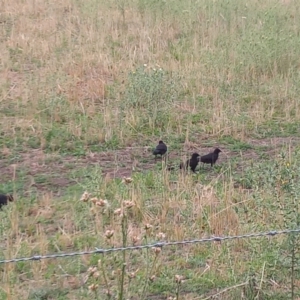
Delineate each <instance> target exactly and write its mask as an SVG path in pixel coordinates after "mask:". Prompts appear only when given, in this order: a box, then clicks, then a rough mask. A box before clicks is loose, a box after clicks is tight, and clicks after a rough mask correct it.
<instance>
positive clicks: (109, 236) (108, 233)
mask: <svg viewBox="0 0 300 300" xmlns="http://www.w3.org/2000/svg"><path fill="white" fill-rule="evenodd" d="M114 233H115V232H114V230H106V231H105V237H106V238H107V239H110V238H112V236H113V235H114Z"/></svg>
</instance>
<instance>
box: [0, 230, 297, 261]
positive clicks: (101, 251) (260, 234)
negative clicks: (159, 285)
mask: <svg viewBox="0 0 300 300" xmlns="http://www.w3.org/2000/svg"><path fill="white" fill-rule="evenodd" d="M290 233H300V228H297V229H285V230H272V231H268V232H258V233H248V234H242V235H235V236H223V237H217V236H212V237H209V238H203V239H194V240H186V241H174V242H156V243H153V244H146V245H137V246H128V247H119V248H108V249H102V248H96V249H95V250H89V251H78V252H70V253H60V254H46V255H34V256H31V257H21V258H11V259H3V260H0V264H7V263H16V262H20V261H36V260H39V261H40V260H43V259H49V258H61V257H72V256H81V255H91V254H106V253H112V252H118V251H129V250H142V249H149V248H155V247H158V248H163V247H166V246H178V245H189V244H198V243H207V242H222V241H230V240H236V239H245V238H256V237H263V236H269V237H273V236H275V235H279V234H290Z"/></svg>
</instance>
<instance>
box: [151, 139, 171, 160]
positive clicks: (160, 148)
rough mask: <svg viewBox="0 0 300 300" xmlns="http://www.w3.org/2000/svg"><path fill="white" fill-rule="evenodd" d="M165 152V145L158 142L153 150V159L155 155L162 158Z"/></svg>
mask: <svg viewBox="0 0 300 300" xmlns="http://www.w3.org/2000/svg"><path fill="white" fill-rule="evenodd" d="M167 150H168V148H167V145H166V144H165V143H164V142H163V141H159V142H158V145H157V146H156V148H155V150H153V155H155V158H156V155H157V154H160V156H163V155H164V154H165V153H166V152H167Z"/></svg>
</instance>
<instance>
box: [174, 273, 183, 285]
mask: <svg viewBox="0 0 300 300" xmlns="http://www.w3.org/2000/svg"><path fill="white" fill-rule="evenodd" d="M182 280H183V276H181V275H175V282H176V283H181V282H182Z"/></svg>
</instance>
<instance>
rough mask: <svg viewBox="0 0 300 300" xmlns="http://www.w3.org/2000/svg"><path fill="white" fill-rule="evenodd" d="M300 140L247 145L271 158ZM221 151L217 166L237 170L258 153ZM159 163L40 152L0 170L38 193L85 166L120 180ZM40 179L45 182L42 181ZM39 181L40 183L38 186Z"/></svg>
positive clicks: (176, 156)
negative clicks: (234, 165)
mask: <svg viewBox="0 0 300 300" xmlns="http://www.w3.org/2000/svg"><path fill="white" fill-rule="evenodd" d="M299 142H300V138H296V137H290V138H268V139H260V140H257V139H251V140H249V141H248V143H249V144H250V145H252V146H253V147H259V146H261V147H265V148H266V149H265V150H263V151H264V152H265V154H266V155H268V156H270V157H272V156H274V155H276V153H277V152H279V151H281V149H282V147H284V146H287V145H290V147H291V149H292V148H294V147H295V146H296V145H298V144H299ZM218 147H220V148H221V149H222V153H221V155H220V158H219V161H218V164H222V163H224V162H226V161H227V160H229V159H232V158H234V157H239V164H238V166H237V168H238V169H241V168H242V167H243V166H245V165H247V161H251V160H253V159H254V160H256V159H258V158H259V153H258V152H257V151H256V150H255V149H247V150H243V151H240V153H237V152H232V151H230V150H229V147H228V146H227V145H220V144H219V145H218ZM211 150H212V147H210V148H205V147H200V145H199V144H193V143H189V144H186V145H184V146H183V149H182V150H181V151H179V150H175V151H170V152H169V154H168V164H169V165H172V164H177V162H178V161H179V160H185V159H187V158H188V157H189V155H190V154H191V153H192V152H198V153H199V154H200V155H201V154H206V153H207V152H209V151H211ZM160 162H161V159H160V158H157V159H155V158H154V156H153V155H152V153H151V148H149V147H127V148H124V149H120V150H115V151H106V152H97V153H95V152H89V153H88V154H87V155H86V156H84V157H76V156H71V155H67V156H60V155H57V154H47V153H44V152H43V150H40V149H37V150H30V151H28V152H26V153H20V158H19V159H18V163H13V164H12V163H11V161H10V159H2V160H1V161H0V168H1V170H2V174H1V179H0V182H1V183H5V182H7V181H10V180H18V179H20V176H25V181H26V184H25V185H26V186H27V188H30V187H36V188H37V190H38V191H52V192H53V191H58V190H59V189H61V188H63V187H67V186H70V185H74V184H76V181H75V180H73V179H72V178H70V172H71V171H72V170H78V169H80V168H85V167H88V166H96V165H98V166H100V167H101V169H102V172H103V176H106V177H109V178H122V177H129V176H132V174H133V172H136V171H145V170H149V169H152V168H153V167H154V166H155V164H157V163H160ZM41 178H43V179H44V181H43V180H41ZM41 181H42V182H41Z"/></svg>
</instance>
